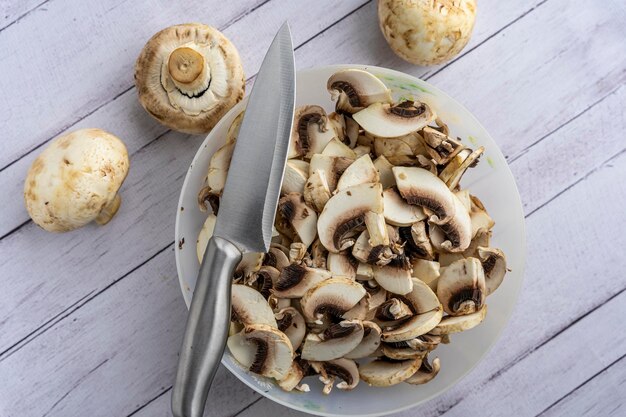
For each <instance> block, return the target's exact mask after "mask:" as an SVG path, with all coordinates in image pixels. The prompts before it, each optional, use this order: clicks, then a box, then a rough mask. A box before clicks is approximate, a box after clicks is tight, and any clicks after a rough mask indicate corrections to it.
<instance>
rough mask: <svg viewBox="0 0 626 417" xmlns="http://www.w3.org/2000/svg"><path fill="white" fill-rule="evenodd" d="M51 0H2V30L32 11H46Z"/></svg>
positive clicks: (0, 2) (0, 7) (0, 14)
mask: <svg viewBox="0 0 626 417" xmlns="http://www.w3.org/2000/svg"><path fill="white" fill-rule="evenodd" d="M48 1H50V0H23V1H13V0H0V31H2V30H3V29H4V28H6V27H7V26H9V25H13V24H15V23H17V22H19V21H20V20H21V19H23V18H24V17H26V15H28V14H30V13H40V12H45V11H46V10H47V9H46V8H45V4H46V3H47V2H48Z"/></svg>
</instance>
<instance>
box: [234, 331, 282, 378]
mask: <svg viewBox="0 0 626 417" xmlns="http://www.w3.org/2000/svg"><path fill="white" fill-rule="evenodd" d="M227 345H228V349H229V350H230V353H231V354H232V355H233V356H234V357H235V359H236V360H237V362H239V363H240V364H241V365H242V366H244V367H245V368H247V369H248V370H250V372H254V373H256V374H259V375H263V376H266V377H270V378H276V379H282V378H284V377H285V376H286V375H287V373H288V372H289V369H290V368H291V363H292V360H293V355H294V351H293V347H292V346H291V342H290V341H289V338H288V337H287V336H286V335H285V334H284V333H283V332H281V331H280V330H278V329H276V328H273V327H270V326H267V325H264V324H251V325H249V326H245V327H244V329H243V330H242V331H241V332H239V333H237V334H234V335H232V336H230V337H229V338H228V341H227Z"/></svg>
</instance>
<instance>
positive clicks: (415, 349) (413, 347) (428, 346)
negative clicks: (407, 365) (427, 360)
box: [385, 333, 441, 359]
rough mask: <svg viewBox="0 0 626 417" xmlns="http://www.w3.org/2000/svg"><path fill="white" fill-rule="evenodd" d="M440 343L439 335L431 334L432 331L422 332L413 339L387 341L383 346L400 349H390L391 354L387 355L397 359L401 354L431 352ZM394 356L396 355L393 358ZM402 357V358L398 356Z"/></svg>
mask: <svg viewBox="0 0 626 417" xmlns="http://www.w3.org/2000/svg"><path fill="white" fill-rule="evenodd" d="M440 343H441V336H438V335H433V334H432V333H428V334H423V335H421V336H417V337H416V338H415V339H409V340H405V341H402V342H388V343H385V346H386V347H387V348H388V349H390V348H393V349H401V350H402V351H400V350H395V351H392V353H391V356H388V357H390V358H393V359H398V357H399V356H401V355H410V356H405V357H404V359H406V358H407V357H417V356H418V355H417V353H421V354H422V356H423V355H426V354H428V352H432V351H433V350H435V349H436V348H437V346H439V344H440ZM394 356H397V357H395V358H394ZM400 359H403V358H400Z"/></svg>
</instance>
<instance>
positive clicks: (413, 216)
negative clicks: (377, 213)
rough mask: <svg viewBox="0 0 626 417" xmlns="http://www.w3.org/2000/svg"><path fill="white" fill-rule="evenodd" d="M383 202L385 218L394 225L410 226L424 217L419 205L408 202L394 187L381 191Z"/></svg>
mask: <svg viewBox="0 0 626 417" xmlns="http://www.w3.org/2000/svg"><path fill="white" fill-rule="evenodd" d="M383 202H384V203H383V204H384V207H385V211H384V216H385V220H387V223H389V224H392V225H394V226H410V225H412V224H413V223H415V222H418V221H420V220H424V219H425V218H426V215H425V214H424V210H422V208H421V207H419V206H415V205H412V204H408V203H407V202H406V201H405V200H404V199H403V198H402V197H401V196H400V194H399V193H398V190H397V189H395V188H388V189H386V190H385V191H383Z"/></svg>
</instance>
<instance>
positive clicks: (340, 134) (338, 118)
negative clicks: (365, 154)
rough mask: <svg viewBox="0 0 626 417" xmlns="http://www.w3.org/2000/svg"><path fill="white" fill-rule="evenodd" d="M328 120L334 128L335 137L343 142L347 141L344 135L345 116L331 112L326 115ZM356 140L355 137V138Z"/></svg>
mask: <svg viewBox="0 0 626 417" xmlns="http://www.w3.org/2000/svg"><path fill="white" fill-rule="evenodd" d="M328 121H329V122H330V125H331V126H332V128H333V129H335V137H336V138H337V139H339V140H340V141H341V142H343V143H348V142H349V140H348V138H347V137H346V118H345V116H344V115H343V114H342V113H337V112H332V113H330V114H329V115H328ZM355 142H356V138H355Z"/></svg>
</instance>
